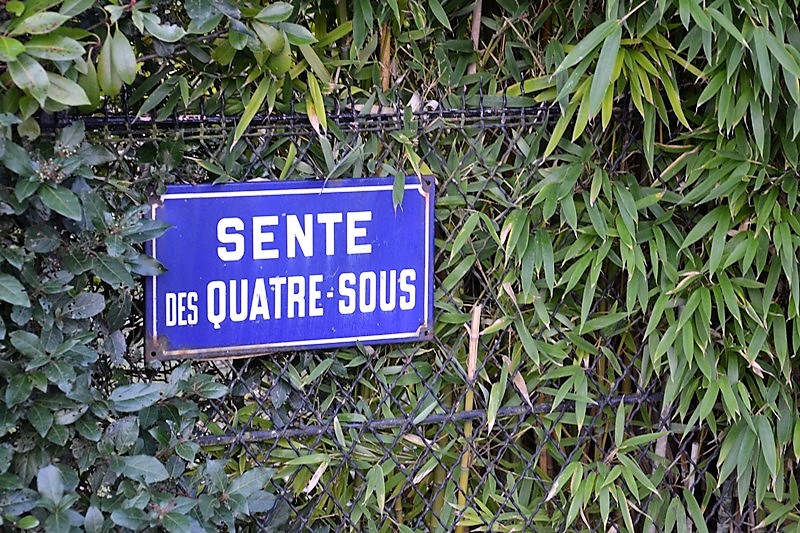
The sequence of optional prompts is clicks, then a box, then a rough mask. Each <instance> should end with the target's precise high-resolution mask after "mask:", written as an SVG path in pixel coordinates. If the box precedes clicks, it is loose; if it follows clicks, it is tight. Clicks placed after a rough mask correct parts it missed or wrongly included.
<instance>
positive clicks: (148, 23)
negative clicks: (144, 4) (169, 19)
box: [144, 13, 186, 43]
mask: <svg viewBox="0 0 800 533" xmlns="http://www.w3.org/2000/svg"><path fill="white" fill-rule="evenodd" d="M144 28H145V29H146V30H147V32H148V33H149V34H150V35H152V36H153V37H155V38H156V39H158V40H160V41H164V42H165V43H174V42H177V41H180V40H181V39H183V37H184V36H185V35H186V30H184V29H183V28H181V27H180V26H178V25H177V24H162V23H161V19H160V18H158V16H157V15H154V14H152V13H144Z"/></svg>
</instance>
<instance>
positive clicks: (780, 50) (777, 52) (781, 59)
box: [757, 28, 800, 78]
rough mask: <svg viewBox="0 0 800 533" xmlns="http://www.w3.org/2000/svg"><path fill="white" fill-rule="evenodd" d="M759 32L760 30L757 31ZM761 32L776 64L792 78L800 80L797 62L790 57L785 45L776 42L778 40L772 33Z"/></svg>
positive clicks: (799, 69)
mask: <svg viewBox="0 0 800 533" xmlns="http://www.w3.org/2000/svg"><path fill="white" fill-rule="evenodd" d="M758 30H761V29H760V28H758V29H757V31H758ZM761 31H763V35H764V40H765V41H766V43H767V48H769V51H770V52H771V53H772V55H773V57H775V59H777V60H778V63H780V64H781V66H782V67H783V68H785V69H786V70H787V71H789V73H790V74H792V76H794V77H795V78H800V66H798V64H797V61H796V60H795V59H794V57H792V54H790V53H789V51H788V50H787V48H786V44H784V43H782V42H780V41H778V38H777V37H776V36H775V34H774V33H772V32H770V31H767V30H761Z"/></svg>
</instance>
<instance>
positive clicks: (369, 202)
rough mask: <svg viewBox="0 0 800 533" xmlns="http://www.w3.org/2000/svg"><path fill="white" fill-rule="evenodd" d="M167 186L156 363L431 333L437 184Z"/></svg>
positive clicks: (154, 282) (153, 340)
mask: <svg viewBox="0 0 800 533" xmlns="http://www.w3.org/2000/svg"><path fill="white" fill-rule="evenodd" d="M404 188H405V189H404V194H403V201H402V203H401V204H400V205H398V206H397V207H396V208H395V206H394V203H393V190H394V178H362V179H346V180H329V181H327V182H323V181H280V182H250V183H236V184H226V185H199V186H192V185H174V186H168V187H167V191H166V194H164V195H163V196H162V197H161V203H160V204H157V205H154V206H153V208H152V214H151V216H152V218H154V219H157V220H161V221H164V222H166V223H168V224H169V225H170V226H171V228H170V229H168V230H167V231H166V232H165V233H164V234H163V235H162V236H161V237H159V238H157V239H155V240H153V241H151V242H150V243H149V253H150V254H151V255H152V256H153V257H154V258H155V259H157V260H158V261H160V262H161V263H162V264H163V265H164V266H165V267H166V268H167V272H166V273H164V274H161V275H160V276H157V277H152V278H148V280H147V286H146V289H147V293H146V317H145V321H146V328H147V332H146V342H145V345H146V356H147V359H148V360H154V359H160V360H166V359H184V358H221V357H241V356H250V355H259V354H264V353H268V352H274V351H279V350H290V349H304V348H308V349H312V348H323V347H333V346H346V345H354V344H356V343H362V344H380V343H388V342H401V341H417V340H423V339H429V338H431V336H432V332H433V328H432V320H433V207H434V189H433V181H432V179H430V178H427V177H426V178H423V179H422V180H420V179H419V178H417V177H407V178H406V179H405V185H404Z"/></svg>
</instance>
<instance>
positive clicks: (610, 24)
mask: <svg viewBox="0 0 800 533" xmlns="http://www.w3.org/2000/svg"><path fill="white" fill-rule="evenodd" d="M620 26H621V21H619V20H607V21H605V22H603V23H602V24H600V25H599V26H597V27H596V28H595V29H593V30H592V31H591V32H589V34H588V35H587V36H586V37H584V38H583V39H581V41H580V42H579V43H578V44H577V45H576V46H575V48H573V49H572V50H571V51H570V53H569V54H567V56H566V57H565V58H564V60H563V61H562V62H561V63H560V64H559V65H558V67H557V68H556V70H555V72H553V76H555V75H556V74H559V73H561V72H564V71H565V70H567V69H568V68H570V67H572V66H574V65H577V64H578V63H580V62H581V61H583V60H584V58H586V56H587V55H589V54H590V53H592V52H593V51H594V50H595V49H596V48H597V47H598V46H600V43H602V42H603V41H605V40H606V38H607V37H608V36H609V35H611V34H612V33H614V31H616V30H617V29H619V28H620Z"/></svg>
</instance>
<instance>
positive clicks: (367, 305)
mask: <svg viewBox="0 0 800 533" xmlns="http://www.w3.org/2000/svg"><path fill="white" fill-rule="evenodd" d="M358 282H359V283H358V309H359V311H361V312H362V313H371V312H373V311H374V310H375V305H376V303H377V302H376V300H377V299H378V298H377V295H376V293H377V287H376V285H377V282H376V278H375V272H362V273H361V276H359V279H358Z"/></svg>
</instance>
